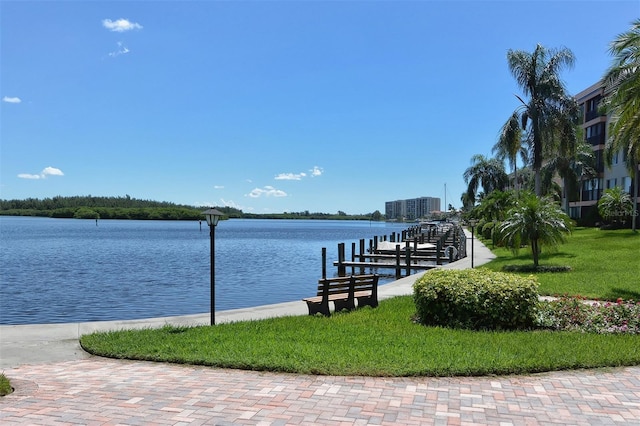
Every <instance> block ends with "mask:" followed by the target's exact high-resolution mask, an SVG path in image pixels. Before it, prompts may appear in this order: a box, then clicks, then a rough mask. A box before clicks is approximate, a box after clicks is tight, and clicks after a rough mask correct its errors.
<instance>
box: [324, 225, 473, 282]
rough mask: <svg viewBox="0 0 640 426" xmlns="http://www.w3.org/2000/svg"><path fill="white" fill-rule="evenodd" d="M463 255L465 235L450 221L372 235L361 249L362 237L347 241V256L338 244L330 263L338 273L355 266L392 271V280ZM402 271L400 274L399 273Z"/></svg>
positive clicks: (373, 270) (363, 271)
mask: <svg viewBox="0 0 640 426" xmlns="http://www.w3.org/2000/svg"><path fill="white" fill-rule="evenodd" d="M462 257H466V237H465V234H464V232H463V231H462V228H461V226H460V225H458V224H454V223H450V222H437V223H430V224H428V225H427V226H424V225H417V226H414V227H411V228H409V229H407V230H405V231H402V233H399V234H397V233H393V234H391V235H390V236H389V239H388V240H387V237H386V236H382V237H381V238H380V239H379V238H378V237H374V238H373V239H372V240H369V248H368V249H366V250H365V240H364V239H362V240H360V242H359V251H358V252H356V243H352V244H351V258H350V260H348V259H347V258H346V255H345V244H344V243H340V244H338V260H336V261H334V262H333V266H336V267H337V268H338V276H344V275H346V274H347V269H348V268H351V273H352V274H355V273H356V269H358V270H359V271H360V272H359V273H361V274H364V273H367V272H369V273H372V272H373V273H375V272H377V270H379V269H388V270H395V276H396V279H399V278H402V276H408V275H411V273H412V272H415V271H421V270H428V269H433V268H436V267H437V266H438V265H442V264H444V263H449V262H454V261H456V260H458V259H460V258H462ZM326 262H327V259H326V249H325V248H323V249H322V263H323V269H322V276H323V278H326ZM403 273H404V275H403Z"/></svg>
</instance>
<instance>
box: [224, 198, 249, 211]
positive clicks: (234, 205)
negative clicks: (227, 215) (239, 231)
mask: <svg viewBox="0 0 640 426" xmlns="http://www.w3.org/2000/svg"><path fill="white" fill-rule="evenodd" d="M220 202H221V203H222V205H223V206H225V207H231V208H233V209H238V210H244V209H243V207H242V206H241V205H240V204H238V203H236V202H235V201H233V200H225V199H223V198H220Z"/></svg>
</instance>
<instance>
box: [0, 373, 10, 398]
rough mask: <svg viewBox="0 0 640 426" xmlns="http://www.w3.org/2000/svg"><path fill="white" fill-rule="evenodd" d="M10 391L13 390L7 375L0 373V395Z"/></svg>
mask: <svg viewBox="0 0 640 426" xmlns="http://www.w3.org/2000/svg"><path fill="white" fill-rule="evenodd" d="M11 392H13V388H12V387H11V382H9V379H7V376H5V375H4V374H0V396H5V395H9V394H10V393H11Z"/></svg>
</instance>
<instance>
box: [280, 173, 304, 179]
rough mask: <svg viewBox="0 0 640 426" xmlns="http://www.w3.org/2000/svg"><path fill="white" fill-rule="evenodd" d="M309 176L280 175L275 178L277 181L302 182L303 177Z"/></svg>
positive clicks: (302, 174)
mask: <svg viewBox="0 0 640 426" xmlns="http://www.w3.org/2000/svg"><path fill="white" fill-rule="evenodd" d="M305 176H307V174H306V173H298V174H296V173H280V174H279V175H277V176H276V177H275V179H276V180H302V178H303V177H305Z"/></svg>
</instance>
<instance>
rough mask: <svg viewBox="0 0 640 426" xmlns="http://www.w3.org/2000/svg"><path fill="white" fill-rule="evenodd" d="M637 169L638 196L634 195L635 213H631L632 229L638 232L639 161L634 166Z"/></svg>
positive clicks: (636, 184) (635, 178)
mask: <svg viewBox="0 0 640 426" xmlns="http://www.w3.org/2000/svg"><path fill="white" fill-rule="evenodd" d="M633 169H634V171H635V177H634V180H635V185H634V186H635V190H636V191H635V192H636V196H635V197H633V213H632V214H631V229H632V230H633V232H636V228H637V222H638V198H640V190H639V189H640V188H638V187H640V180H638V175H639V173H638V162H636V164H635V167H634V168H633Z"/></svg>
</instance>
